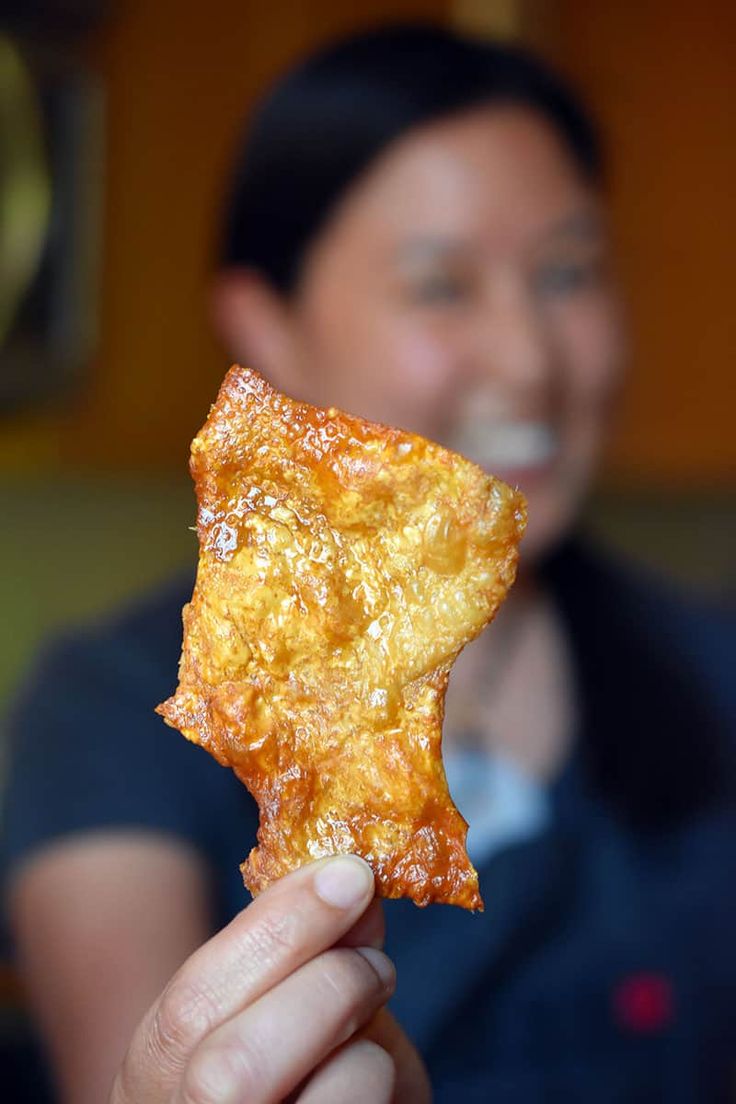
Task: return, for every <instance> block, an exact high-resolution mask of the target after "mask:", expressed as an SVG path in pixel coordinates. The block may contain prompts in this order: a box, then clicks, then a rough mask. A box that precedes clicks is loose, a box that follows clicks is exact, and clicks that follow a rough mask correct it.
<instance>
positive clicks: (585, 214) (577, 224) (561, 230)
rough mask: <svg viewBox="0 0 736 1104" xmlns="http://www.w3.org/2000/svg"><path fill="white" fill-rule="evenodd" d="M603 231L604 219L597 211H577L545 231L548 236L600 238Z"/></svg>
mask: <svg viewBox="0 0 736 1104" xmlns="http://www.w3.org/2000/svg"><path fill="white" fill-rule="evenodd" d="M602 233H603V220H602V218H601V216H600V215H599V214H598V213H597V212H596V211H575V212H574V214H572V215H566V216H565V217H564V218H562V219H560V220H559V222H556V223H554V225H552V226H551V227H550V228H549V230H547V231H546V232H545V235H544V236H545V237H546V238H581V239H583V240H585V239H590V238H599V237H600V236H601V234H602Z"/></svg>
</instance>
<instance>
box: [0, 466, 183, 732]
mask: <svg viewBox="0 0 736 1104" xmlns="http://www.w3.org/2000/svg"><path fill="white" fill-rule="evenodd" d="M0 516H2V517H3V518H4V519H6V521H5V524H4V526H3V540H2V545H0V608H1V609H2V618H0V703H2V702H3V701H4V700H5V699H6V698H7V695H8V693H9V692H10V691H11V690H12V689H13V687H14V686H15V684H16V682H17V680H18V678H19V677H20V676H21V674H22V673H23V671H24V669H25V668H26V667H27V665H28V663H29V662H30V660H31V658H32V656H33V654H34V652H35V650H36V649H37V647H38V646H39V644H40V643H41V641H42V640H43V639H44V638H45V637H46V636H47V635H48V634H49V633H51V632H53V631H54V630H56V629H59V628H60V627H61V626H63V625H70V624H71V625H74V624H77V623H79V622H80V621H81V622H84V621H88V620H90V619H94V618H96V617H99V616H101V615H103V614H105V613H107V612H109V611H111V610H113V609H115V608H116V607H117V606H118V605H120V604H121V603H124V602H125V601H126V600H127V599H130V598H132V597H134V596H135V595H137V594H140V593H142V592H144V591H145V590H147V589H149V588H151V587H153V586H155V584H156V583H157V582H160V581H161V580H163V579H165V578H167V577H168V576H169V575H171V574H172V573H173V572H175V571H178V570H182V569H185V568H187V567H193V565H194V564H195V563H196V555H197V540H196V536H195V534H194V533H193V532H192V531H191V529H190V526H192V525H194V522H195V503H194V493H193V490H192V486H191V483H190V481H189V480H188V479H181V480H172V479H164V478H158V479H154V478H150V479H136V478H134V477H119V478H111V477H109V476H108V477H94V476H90V477H77V478H72V477H70V478H66V479H55V480H50V479H48V478H43V477H33V478H29V477H25V478H18V479H10V478H8V477H6V478H5V479H4V480H2V482H0ZM174 676H175V672H172V678H173V677H174ZM1 710H2V706H1V704H0V712H1Z"/></svg>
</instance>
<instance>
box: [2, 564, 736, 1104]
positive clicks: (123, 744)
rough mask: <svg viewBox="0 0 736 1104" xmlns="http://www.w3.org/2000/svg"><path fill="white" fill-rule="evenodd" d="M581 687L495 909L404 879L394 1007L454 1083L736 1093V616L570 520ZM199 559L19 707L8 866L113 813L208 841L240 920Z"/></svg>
mask: <svg viewBox="0 0 736 1104" xmlns="http://www.w3.org/2000/svg"><path fill="white" fill-rule="evenodd" d="M545 570H546V579H547V583H548V585H549V588H550V592H551V594H552V595H553V597H554V599H555V601H556V602H557V604H558V608H559V611H560V614H561V616H562V619H563V622H564V624H565V625H566V627H567V630H568V632H569V636H570V641H571V646H572V652H573V662H574V667H575V676H576V680H577V685H578V689H579V694H580V702H579V711H580V718H581V720H580V731H579V733H578V734H577V739H576V742H575V749H576V750H575V753H574V755H573V756H572V758H571V760H570V762H569V763H568V764H567V766H566V767H565V769H564V771H563V772H562V774H561V776H560V777H559V778H558V779H557V781H556V782H555V784H554V786H553V787H552V791H551V795H550V796H551V805H552V817H551V819H550V822H549V824H548V826H547V827H546V828H545V829H544V831H543V832H541V833H539V834H538V835H537V836H535V837H534V838H532V839H529V840H527V841H525V842H523V843H519V844H516V845H514V846H510V847H507V848H505V849H504V850H502V851H500V852H498V853H497V854H495V855H494V856H493V857H492V858H491V859H490V860H489V861H488V862H487V863H486V864H485V866H483V867H481V870H480V876H481V886H482V891H483V896H484V899H485V902H486V911H485V913H483V914H482V915H470V914H468V913H464V912H462V911H460V910H458V909H452V908H447V907H443V906H433V907H430V908H429V909H426V910H419V909H417V908H416V907H415V906H413V905H412V904H411V903H409V902H405V901H398V902H387V905H386V912H387V925H388V947H387V949H388V951H389V953H390V954H391V955H392V956H393V957H394V959H395V961H396V964H397V968H398V977H399V984H398V990H397V993H396V996H395V999H394V1002H393V1006H394V1011H395V1013H396V1015H397V1017H398V1018H399V1019H400V1021H401V1022H402V1024H403V1025H404V1027H405V1028H406V1030H407V1031H408V1033H409V1034H410V1035H411V1036H412V1037H413V1038H414V1039H415V1041H416V1042H417V1045H418V1046H419V1048H420V1050H421V1051H422V1053H423V1054H424V1057H425V1059H426V1061H427V1064H428V1067H429V1070H430V1073H431V1076H432V1081H433V1085H434V1088H435V1097H436V1100H437V1102H438V1104H455V1102H462V1104H474V1102H476V1101H478V1102H480V1101H483V1102H485V1101H488V1102H490V1104H507V1102H508V1104H512V1102H513V1104H527V1102H528V1104H532V1102H533V1104H538V1102H539V1104H541V1102H544V1104H557V1102H558V1101H559V1102H560V1104H563V1102H564V1104H577V1102H580V1104H583V1102H585V1104H588V1102H593V1104H640V1102H641V1104H657V1102H659V1101H661V1102H663V1104H665V1102H666V1104H680V1102H681V1104H690V1102H695V1101H698V1102H700V1101H703V1102H704V1104H718V1102H719V1101H726V1100H733V1099H734V1098H735V1094H736V812H735V810H734V802H733V794H734V757H733V750H732V749H733V748H734V747H735V746H736V738H735V737H736V684H735V680H734V676H733V671H734V643H735V642H736V634H735V633H734V628H733V625H732V624H731V623H729V621H728V620H727V619H726V618H723V617H720V616H717V615H716V614H714V613H711V612H704V611H702V610H699V609H693V608H690V607H688V606H686V605H685V604H683V603H682V602H681V601H679V600H676V599H674V598H673V597H672V596H670V595H669V594H667V593H666V591H664V590H663V589H662V588H660V587H659V586H657V585H654V584H653V583H652V581H651V580H650V579H646V578H640V577H637V576H635V575H632V574H631V573H626V572H624V571H622V570H621V569H620V568H619V567H617V566H613V565H611V564H609V563H608V562H607V561H606V560H605V559H603V558H601V557H600V556H599V555H598V554H594V553H592V552H590V551H589V550H586V549H585V548H584V547H582V546H580V545H577V544H571V545H569V546H566V547H565V548H564V549H562V550H561V551H560V552H559V553H557V554H556V555H555V556H554V557H552V558H551V560H550V562H549V563H548V565H547V567H546V569H545ZM191 582H192V581H191V579H190V578H187V579H183V580H179V581H177V582H176V583H173V584H172V585H171V586H170V587H169V588H168V589H166V590H162V591H160V592H159V593H158V594H157V595H156V596H155V597H153V598H152V599H149V600H147V601H145V602H143V603H141V604H140V605H139V606H138V607H137V608H135V609H132V610H130V611H129V612H128V613H126V614H125V616H124V617H122V618H120V619H117V620H115V621H114V622H111V623H108V624H105V625H103V626H100V627H97V628H94V629H90V630H88V631H87V632H76V633H74V634H70V635H69V636H67V637H66V638H64V639H62V640H57V642H56V643H54V644H53V645H52V646H51V647H50V648H49V649H48V650H47V651H46V653H45V655H44V656H43V657H42V658H41V660H40V661H39V664H38V666H37V668H36V670H35V672H34V674H33V676H32V678H31V679H30V680H29V681H28V683H27V685H26V688H25V690H24V692H23V693H22V694H21V696H20V698H19V700H18V702H17V704H16V707H15V710H14V713H13V718H12V723H11V737H12V741H11V742H12V753H11V771H10V784H9V789H8V793H7V796H6V802H5V814H4V815H5V824H4V829H3V836H4V839H3V847H4V856H3V863H4V867H5V872H6V874H7V873H8V872H9V871H10V870H12V869H14V868H15V867H16V864H18V863H19V862H21V861H23V860H24V859H25V858H26V857H27V856H28V855H30V854H31V853H32V852H33V851H35V850H36V849H37V848H39V847H42V846H43V845H44V844H46V843H48V842H49V841H50V840H53V839H56V838H58V837H60V836H68V835H70V834H73V833H76V832H85V831H88V830H89V829H92V828H118V827H120V828H126V829H127V828H144V829H154V830H157V831H162V832H166V833H171V834H172V835H174V836H175V837H177V838H179V839H183V840H186V841H188V842H190V843H191V844H192V845H193V846H194V847H195V848H197V850H198V851H199V852H201V853H202V854H203V855H204V856H205V858H206V859H207V861H208V863H209V864H210V867H211V870H212V873H213V884H214V886H215V893H216V902H215V905H216V909H215V911H216V915H217V918H218V923H222V922H225V921H226V920H227V919H229V918H230V917H231V916H232V915H233V914H234V913H235V912H236V911H238V910H239V909H240V908H242V907H243V905H244V904H246V902H247V900H248V897H247V894H246V892H245V890H244V889H243V886H242V882H241V879H240V874H239V870H238V866H239V863H240V862H241V861H242V860H243V858H244V857H245V855H246V854H247V852H248V850H249V849H250V847H251V846H253V844H254V842H255V831H256V826H257V815H256V810H255V808H254V805H253V802H252V800H251V799H250V797H249V795H248V794H247V792H246V791H245V789H244V788H243V787H242V786H241V785H240V783H238V782H237V780H236V779H235V777H234V776H233V775H232V774H231V772H230V771H228V770H226V769H223V768H221V767H219V766H218V765H217V764H216V763H215V762H214V760H212V759H211V758H210V757H209V756H208V755H207V754H206V753H204V752H202V751H201V750H200V749H199V748H196V747H194V746H192V745H190V744H188V743H187V742H186V741H185V740H183V739H182V737H181V736H180V735H178V733H176V732H173V731H172V730H171V729H169V728H167V727H165V726H164V725H163V723H162V722H161V720H160V719H159V718H158V717H157V716H156V715H155V714H154V713H153V706H154V705H155V704H157V703H158V702H159V701H161V700H163V699H164V698H165V697H167V696H168V695H169V694H170V693H171V692H172V690H173V685H174V682H175V673H176V664H177V660H178V657H179V650H180V646H181V617H180V611H181V606H182V605H183V603H184V602H185V601H186V600H187V599H188V597H189V594H190V593H191Z"/></svg>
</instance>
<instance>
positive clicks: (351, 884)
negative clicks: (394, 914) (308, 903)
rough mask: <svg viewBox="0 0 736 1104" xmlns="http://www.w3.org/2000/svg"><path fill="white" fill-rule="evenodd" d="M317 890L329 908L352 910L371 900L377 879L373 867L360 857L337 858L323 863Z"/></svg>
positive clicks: (315, 884)
mask: <svg viewBox="0 0 736 1104" xmlns="http://www.w3.org/2000/svg"><path fill="white" fill-rule="evenodd" d="M313 886H314V891H315V893H316V894H317V896H318V897H319V898H320V900H321V901H324V902H325V904H327V905H330V906H331V907H332V908H337V909H343V910H348V909H353V908H356V907H357V906H358V905H360V904H362V903H363V902H366V903H367V902H368V901H369V900H370V898H371V897H372V895H373V892H374V889H375V879H374V876H373V871H372V870H371V868H370V866H369V865H368V863H367V862H366V861H365V859H362V858H360V856H359V855H335V856H334V857H331V858H329V859H325V860H323V862H321V863H320V865H319V868H318V869H317V871H316V872H315V875H314V882H313Z"/></svg>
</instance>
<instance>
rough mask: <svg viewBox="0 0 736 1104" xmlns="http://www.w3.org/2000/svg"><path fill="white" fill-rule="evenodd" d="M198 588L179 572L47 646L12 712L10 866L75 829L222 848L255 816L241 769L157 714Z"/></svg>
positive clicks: (6, 837)
mask: <svg viewBox="0 0 736 1104" xmlns="http://www.w3.org/2000/svg"><path fill="white" fill-rule="evenodd" d="M191 589H192V577H191V576H186V577H182V578H177V579H174V580H172V581H171V582H170V583H168V584H166V585H165V586H163V587H160V588H159V589H158V590H156V591H155V592H153V593H150V594H148V595H146V596H144V597H143V598H141V599H140V600H138V601H136V602H135V603H134V604H133V605H131V606H128V607H127V608H126V609H125V610H123V611H121V612H118V613H115V614H113V615H112V616H111V617H109V618H106V619H104V620H103V621H100V622H99V623H97V624H94V625H87V626H84V627H81V628H76V629H73V630H70V631H67V632H64V633H63V634H61V635H59V636H57V637H56V638H55V639H54V640H52V641H50V642H49V643H48V644H47V646H46V647H45V648H44V649H43V650H42V652H41V654H40V655H39V657H38V659H37V661H36V663H35V665H34V667H33V668H32V670H31V671H30V672H29V674H28V676H27V677H26V679H25V680H24V684H23V686H22V687H21V689H20V691H19V693H18V694H17V696H16V700H15V702H14V703H13V704H12V706H11V710H10V712H9V719H8V745H9V762H8V782H7V787H6V793H5V800H4V808H3V851H4V855H3V858H4V862H5V863H11V862H15V861H16V860H17V859H18V858H19V857H21V856H22V855H24V854H25V853H26V852H28V851H30V850H31V849H33V848H36V847H37V846H40V845H41V844H43V843H46V842H51V841H53V840H54V839H56V838H59V837H61V836H64V835H68V834H70V833H75V832H80V831H89V830H94V829H100V828H125V827H131V826H133V827H135V828H137V829H140V828H143V829H145V828H150V829H152V830H155V831H159V832H161V831H163V832H166V833H169V834H174V835H176V836H177V837H179V838H184V839H186V840H188V841H189V842H191V843H193V844H195V845H196V846H197V847H198V848H199V849H201V850H204V851H211V852H212V853H215V852H216V850H217V847H218V846H219V843H218V841H219V839H220V837H221V835H222V833H223V832H227V831H229V830H232V824H233V818H235V821H236V824H238V820H240V821H242V820H243V818H245V822H246V825H247V821H248V804H247V800H246V797H247V795H245V792H244V791H243V789H242V787H241V786H240V784H239V783H238V782H237V780H236V779H235V778H234V777H233V776H232V774H231V772H229V771H224V770H223V769H222V768H221V767H219V766H218V764H217V763H215V761H214V760H212V759H210V757H209V756H208V755H207V754H206V753H205V752H203V751H202V750H201V749H200V748H197V747H195V746H193V745H192V744H189V743H188V742H187V741H186V740H184V739H183V738H182V737H181V736H180V735H179V734H178V733H176V732H174V731H173V730H172V729H169V728H167V727H166V726H165V725H164V723H163V721H162V720H161V718H160V717H158V716H157V715H156V714H155V713H154V708H155V706H156V705H157V704H158V703H159V702H160V701H162V700H163V699H164V698H165V697H167V696H168V695H169V694H170V693H171V692H172V690H173V688H174V685H175V682H176V670H177V663H178V659H179V653H180V649H181V609H182V606H183V605H184V604H185V603H186V602H187V601H188V599H189V596H190V594H191ZM213 807H214V808H218V809H219V810H220V812H221V816H220V818H219V819H218V818H213V816H212V809H213ZM238 826H239V830H240V831H242V830H243V828H242V824H238ZM246 830H247V828H246Z"/></svg>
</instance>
